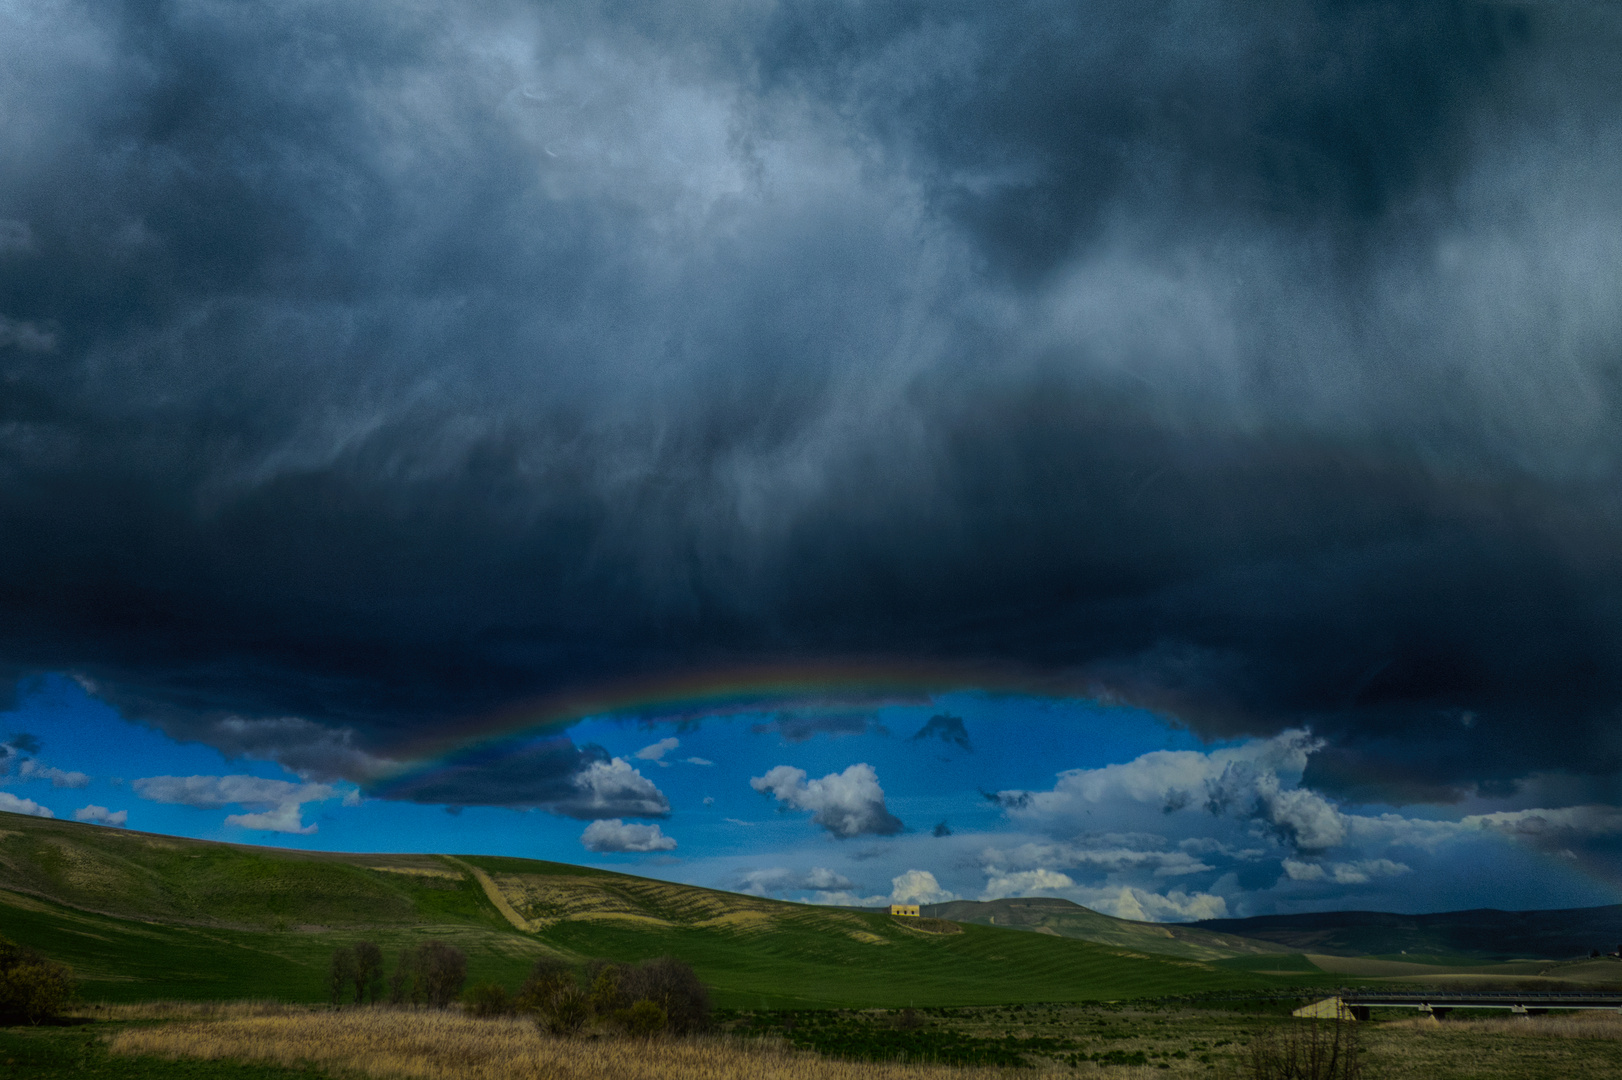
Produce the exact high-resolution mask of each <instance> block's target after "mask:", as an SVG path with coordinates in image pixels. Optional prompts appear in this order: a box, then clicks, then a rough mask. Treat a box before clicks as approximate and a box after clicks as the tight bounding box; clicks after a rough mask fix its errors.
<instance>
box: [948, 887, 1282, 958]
mask: <svg viewBox="0 0 1622 1080" xmlns="http://www.w3.org/2000/svg"><path fill="white" fill-rule="evenodd" d="M923 912H924V914H925V915H929V916H933V917H934V918H937V919H951V920H952V921H954V922H960V923H978V924H980V925H982V926H1002V927H1008V928H1011V929H1015V930H1032V931H1035V932H1037V933H1043V934H1050V935H1053V936H1055V937H1067V938H1077V939H1079V940H1081V941H1092V942H1096V943H1097V944H1100V945H1109V946H1111V947H1113V948H1117V949H1130V950H1133V951H1135V952H1147V953H1157V954H1160V955H1165V956H1181V957H1185V958H1187V959H1191V960H1225V959H1229V958H1231V957H1235V956H1259V955H1268V954H1274V953H1286V952H1289V951H1290V950H1288V949H1286V948H1285V947H1284V946H1282V945H1276V944H1274V943H1272V942H1270V941H1258V940H1256V939H1255V938H1246V937H1240V936H1238V935H1235V934H1220V933H1216V932H1214V931H1211V930H1200V929H1196V928H1193V927H1188V926H1177V925H1172V924H1166V923H1143V922H1133V921H1131V920H1129V919H1117V918H1114V917H1113V916H1110V915H1105V914H1102V913H1100V912H1097V911H1094V910H1092V909H1091V908H1085V907H1082V906H1081V905H1080V904H1075V903H1071V902H1070V901H1069V900H1056V899H1051V898H1047V897H1029V898H1019V899H1010V900H987V901H978V900H954V901H952V902H951V903H948V904H929V905H926V906H925V907H924V908H923Z"/></svg>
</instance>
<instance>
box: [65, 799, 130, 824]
mask: <svg viewBox="0 0 1622 1080" xmlns="http://www.w3.org/2000/svg"><path fill="white" fill-rule="evenodd" d="M73 817H74V820H76V821H88V822H91V823H93V824H96V825H112V826H116V827H119V828H122V827H123V825H124V823H125V822H126V821H128V820H129V818H130V812H129V811H128V810H109V809H107V808H106V807H105V806H97V805H95V804H94V803H92V804H90V805H89V806H81V807H80V808H79V809H77V810H75V811H74V812H73Z"/></svg>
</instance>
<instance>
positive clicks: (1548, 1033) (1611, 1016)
mask: <svg viewBox="0 0 1622 1080" xmlns="http://www.w3.org/2000/svg"><path fill="white" fill-rule="evenodd" d="M1383 1026H1385V1027H1387V1028H1391V1029H1399V1028H1413V1029H1418V1030H1420V1031H1424V1032H1427V1033H1435V1034H1458V1035H1464V1034H1467V1033H1475V1034H1480V1035H1522V1036H1527V1037H1530V1038H1545V1039H1622V1016H1619V1015H1618V1014H1616V1013H1612V1012H1601V1011H1599V1010H1597V1009H1595V1010H1591V1011H1586V1012H1571V1013H1551V1014H1547V1015H1544V1016H1501V1017H1499V1016H1495V1017H1492V1018H1490V1019H1480V1020H1475V1019H1472V1020H1443V1021H1436V1020H1430V1019H1423V1020H1398V1021H1394V1022H1391V1023H1388V1024H1385V1025H1383Z"/></svg>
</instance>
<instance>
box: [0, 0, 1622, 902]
mask: <svg viewBox="0 0 1622 1080" xmlns="http://www.w3.org/2000/svg"><path fill="white" fill-rule="evenodd" d="M1618 55H1622V5H1617V4H1611V3H1600V2H1592V3H1591V2H1580V0H1572V2H1569V3H1562V2H1558V0H1544V2H1539V3H1530V4H1514V3H1487V4H1443V3H1413V2H1404V3H1350V2H1347V3H1319V4H1307V3H1301V4H1257V3H1254V2H1251V3H1231V4H1224V3H1211V2H1207V3H1153V2H1144V0H1131V2H1115V0H1110V2H1097V3H1074V2H1067V3H1024V4H1022V3H1013V2H1010V3H1001V4H995V5H993V4H984V3H977V4H966V3H965V4H955V3H951V2H943V0H937V2H929V3H892V4H863V3H856V2H854V0H852V2H844V3H840V2H826V3H814V2H807V3H765V2H760V3H755V2H751V0H730V2H722V3H713V4H704V3H694V4H684V5H680V6H678V7H676V8H672V7H671V6H669V5H663V4H648V5H645V6H644V5H638V4H635V3H602V4H591V3H581V2H577V3H569V4H560V5H555V6H554V5H546V4H539V3H516V2H513V3H503V2H497V0H491V2H484V3H475V2H464V3H455V2H442V0H423V2H420V3H413V4H409V5H402V4H399V3H381V2H378V3H369V2H363V0H349V2H337V3H334V2H330V0H329V2H321V3H316V2H309V3H291V2H290V3H274V2H272V3H262V4H254V5H247V4H242V3H236V2H225V0H175V2H169V3H152V2H133V0H132V2H128V3H117V2H109V0H97V2H95V3H88V2H87V3H76V2H69V0H32V2H29V3H11V2H3V0H0V665H3V667H4V671H3V672H0V675H3V676H4V680H3V681H4V683H5V684H6V685H7V686H10V685H13V684H15V685H16V686H17V688H18V689H17V692H16V693H15V694H14V695H13V696H12V699H11V701H10V704H9V707H10V709H11V710H12V711H11V712H9V713H7V714H6V715H5V716H4V717H3V718H0V720H3V723H4V730H3V731H0V738H4V739H7V740H9V741H6V742H4V743H3V745H4V747H5V752H4V754H3V755H0V768H3V769H4V777H3V781H0V809H4V808H10V809H19V810H24V811H29V810H34V811H44V810H49V811H51V812H53V813H56V814H57V815H58V816H70V815H72V814H74V813H75V812H81V811H82V812H83V814H84V815H85V816H86V817H87V818H88V819H90V820H97V821H103V822H106V823H107V824H108V825H109V826H114V827H116V825H118V824H120V823H122V824H124V825H125V826H126V827H140V828H153V829H159V830H160V831H161V830H172V831H177V832H190V833H193V834H196V835H210V836H214V835H219V836H223V837H232V838H239V839H253V840H255V841H259V842H272V843H297V844H305V845H318V846H327V847H360V846H385V847H405V848H410V847H412V846H423V845H429V846H434V847H436V848H442V849H446V850H452V849H454V850H462V851H478V850H498V849H499V850H502V851H508V852H512V853H516V854H526V853H527V854H544V855H546V856H547V857H554V858H572V859H581V860H590V861H597V862H603V863H605V864H612V865H626V866H631V867H634V868H637V869H638V871H639V872H644V873H656V874H661V875H663V876H668V877H673V878H679V879H681V880H692V881H697V882H701V883H704V884H715V885H724V886H729V887H738V888H748V889H750V890H751V891H756V892H762V893H766V894H770V895H783V896H793V897H797V898H802V899H815V898H821V899H829V900H847V901H856V900H870V899H872V898H874V897H880V896H891V895H894V896H898V897H899V896H902V895H903V894H905V895H908V896H914V895H916V896H919V897H925V896H931V895H935V896H938V895H944V894H946V893H951V894H955V895H960V896H968V897H978V896H982V895H986V896H990V895H1016V894H1019V893H1022V892H1023V893H1035V892H1043V893H1047V894H1053V895H1066V896H1071V897H1073V898H1075V899H1078V900H1080V901H1082V902H1086V903H1092V904H1094V905H1096V906H1100V907H1101V908H1102V909H1105V910H1110V911H1114V912H1117V913H1122V914H1136V915H1139V916H1141V917H1153V918H1188V917H1195V916H1198V915H1200V914H1222V913H1225V914H1248V913H1257V912H1264V911H1271V910H1285V909H1296V908H1303V907H1320V908H1325V907H1338V906H1355V907H1372V906H1386V907H1401V908H1404V909H1407V910H1416V909H1421V908H1427V907H1429V908H1435V907H1439V906H1456V907H1465V906H1482V905H1486V904H1498V905H1499V906H1504V905H1508V904H1510V903H1511V899H1513V903H1514V904H1515V905H1519V906H1528V907H1530V906H1556V905H1559V904H1564V903H1579V902H1581V903H1600V902H1609V901H1611V900H1615V899H1619V898H1622V897H1618V896H1617V889H1618V886H1619V885H1622V784H1619V782H1618V781H1619V779H1622V716H1619V714H1618V707H1619V705H1622V485H1619V480H1622V475H1619V474H1622V469H1619V465H1622V461H1619V455H1622V299H1619V298H1622V66H1619V65H1618V64H1617V63H1616V57H1617V56H1618ZM761 671H770V672H774V673H776V674H775V675H774V676H773V677H772V678H766V677H763V676H759V675H752V674H751V673H752V672H757V673H758V672H761ZM841 671H863V672H867V673H868V674H867V675H865V676H864V677H863V678H862V679H860V680H856V681H854V682H853V681H852V680H851V679H849V678H844V679H842V678H841V677H840V676H839V674H838V673H839V672H841ZM796 672H799V673H800V674H799V675H797V676H796V675H795V674H794V673H796ZM886 672H888V673H890V674H889V675H885V674H884V673H886ZM785 673H787V674H785ZM875 673H876V674H875ZM858 682H859V684H860V685H859V692H857V691H856V690H853V686H855V685H856V683H858ZM722 684H727V685H743V686H748V687H750V688H751V689H750V691H749V694H748V695H747V696H746V697H747V700H745V699H741V698H739V697H738V696H737V695H734V696H733V697H732V698H729V699H728V700H727V704H726V707H725V708H722V707H721V706H719V705H717V704H715V702H716V700H717V699H716V698H715V697H714V695H713V694H712V695H709V696H706V695H705V694H700V693H693V692H690V690H681V689H679V688H681V687H691V686H695V685H712V686H713V685H722ZM627 687H637V688H641V689H640V690H637V691H636V692H632V691H631V690H627V689H626V688H627ZM649 687H652V688H654V690H652V691H649V690H648V689H647V688H649ZM661 687H663V688H667V689H666V690H665V691H664V692H660V691H659V689H658V688H661ZM774 687H776V688H777V689H774ZM785 687H792V689H791V690H790V689H784V688H785ZM559 701H596V702H600V703H604V704H603V705H602V707H601V708H599V709H597V710H596V711H593V710H592V709H589V708H576V709H574V710H573V711H569V710H567V709H565V710H562V711H559V710H558V709H556V708H553V707H551V706H547V705H538V704H536V703H537V702H539V703H547V702H551V703H556V702H559ZM632 703H634V707H633V704H632ZM515 717H516V718H518V719H517V721H515V720H514V719H513V718H515ZM525 717H529V718H531V719H532V720H534V721H535V723H534V724H529V725H528V726H526V723H525V722H520V721H523V720H524V718H525ZM492 718H505V719H500V720H496V719H492ZM541 720H547V721H549V722H548V723H544V724H541V723H539V721H541ZM492 732H494V733H495V735H496V736H497V737H492ZM671 740H674V742H672V741H671ZM115 747H116V748H117V753H116V754H115V756H114V757H112V758H109V757H107V756H106V755H107V754H108V753H111V752H112V751H111V750H110V749H109V748H115ZM661 747H663V749H660V748H661ZM694 759H696V760H697V761H702V762H705V763H706V764H697V763H695V761H694ZM114 779H119V780H121V781H122V783H120V784H117V785H115V784H113V783H112V780H114ZM81 781H82V782H81ZM278 785H280V786H278ZM92 796H93V797H94V799H93V801H86V802H85V803H84V804H83V805H80V804H79V802H78V800H79V799H80V798H84V799H86V800H91V798H92ZM704 799H711V800H713V802H710V803H705V802H704V801H703V800H704ZM70 803H72V804H73V805H69V804H70ZM103 803H105V805H103ZM718 808H719V809H718ZM446 809H449V810H451V811H454V812H453V813H446V812H445V811H446ZM120 814H124V815H126V816H125V817H123V818H120V817H119V815H120ZM115 819H116V820H115ZM728 819H731V820H732V821H736V822H747V823H748V824H740V825H735V824H729V823H728ZM937 825H939V826H941V828H940V829H937ZM312 830H313V831H312ZM727 830H731V831H730V832H729V831H727ZM937 832H939V833H940V835H936V833H937ZM413 839H414V840H415V845H414V844H413V843H411V842H408V841H412V840H413ZM1506 874H1512V875H1513V876H1514V880H1515V883H1516V884H1515V889H1516V890H1518V892H1517V894H1516V895H1515V896H1514V897H1513V898H1511V897H1509V895H1508V894H1507V893H1506V892H1505V891H1504V887H1503V882H1504V880H1505V877H1504V875H1506ZM751 875H752V876H751ZM909 875H913V876H909ZM926 877H927V881H926V880H925V879H926ZM932 889H933V890H935V892H934V893H931V892H930V890H932Z"/></svg>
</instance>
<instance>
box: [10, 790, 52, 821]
mask: <svg viewBox="0 0 1622 1080" xmlns="http://www.w3.org/2000/svg"><path fill="white" fill-rule="evenodd" d="M0 810H8V811H10V812H11V813H13V814H29V815H31V816H33V817H55V816H56V815H55V814H53V813H51V811H50V809H49V808H48V807H44V806H41V805H40V804H39V803H37V802H35V801H34V800H33V799H19V798H18V797H17V796H15V795H13V794H12V793H11V792H9V791H0Z"/></svg>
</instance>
